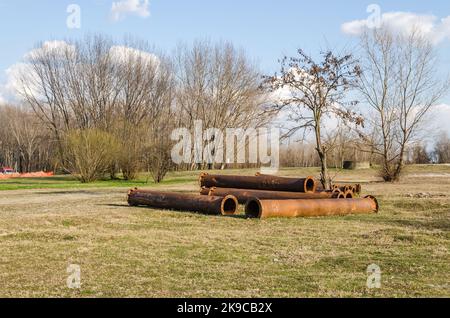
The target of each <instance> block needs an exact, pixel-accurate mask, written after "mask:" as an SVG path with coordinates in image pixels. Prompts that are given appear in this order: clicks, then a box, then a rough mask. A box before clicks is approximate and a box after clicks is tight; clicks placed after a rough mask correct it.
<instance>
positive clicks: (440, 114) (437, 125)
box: [430, 104, 450, 136]
mask: <svg viewBox="0 0 450 318" xmlns="http://www.w3.org/2000/svg"><path fill="white" fill-rule="evenodd" d="M430 119H431V120H430V122H431V128H432V130H433V131H439V130H442V131H445V132H447V134H448V135H449V136H450V125H449V123H450V105H448V104H440V105H436V106H434V107H433V109H432V111H431V116H430Z"/></svg>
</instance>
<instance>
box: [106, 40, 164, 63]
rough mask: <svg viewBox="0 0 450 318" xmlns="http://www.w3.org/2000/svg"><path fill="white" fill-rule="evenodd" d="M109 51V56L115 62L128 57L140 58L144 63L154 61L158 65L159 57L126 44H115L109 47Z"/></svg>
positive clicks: (126, 59) (123, 60) (122, 60)
mask: <svg viewBox="0 0 450 318" xmlns="http://www.w3.org/2000/svg"><path fill="white" fill-rule="evenodd" d="M109 53H110V54H111V58H112V60H113V61H115V62H116V63H123V62H126V61H128V59H129V58H132V59H140V60H142V61H144V62H146V63H149V64H150V63H155V65H159V63H160V59H159V58H158V57H157V56H156V55H154V54H152V53H149V52H145V51H141V50H137V49H134V48H132V47H128V46H122V45H115V46H112V47H111V48H110V49H109Z"/></svg>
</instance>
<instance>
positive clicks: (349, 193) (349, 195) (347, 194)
mask: <svg viewBox="0 0 450 318" xmlns="http://www.w3.org/2000/svg"><path fill="white" fill-rule="evenodd" d="M344 196H345V198H346V199H353V196H354V193H353V189H349V190H347V191H345V192H344Z"/></svg>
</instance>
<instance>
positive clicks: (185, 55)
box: [174, 41, 269, 168]
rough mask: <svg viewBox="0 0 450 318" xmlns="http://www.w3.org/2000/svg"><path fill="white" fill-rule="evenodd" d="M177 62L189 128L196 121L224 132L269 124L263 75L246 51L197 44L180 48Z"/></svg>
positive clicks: (179, 104)
mask: <svg viewBox="0 0 450 318" xmlns="http://www.w3.org/2000/svg"><path fill="white" fill-rule="evenodd" d="M174 60H175V63H174V64H175V66H176V76H177V98H176V105H177V109H178V110H179V112H180V116H181V117H180V123H183V124H184V125H186V127H187V128H189V129H193V126H194V121H196V120H201V121H202V122H203V127H205V128H210V127H211V128H218V129H221V130H224V129H225V128H227V127H230V128H231V127H233V128H243V129H246V128H248V127H253V128H257V127H260V126H262V125H264V124H266V123H267V122H268V121H269V117H268V116H266V115H264V114H263V112H262V105H263V103H264V102H265V97H266V96H265V94H264V92H262V91H261V90H260V84H261V76H260V73H259V72H258V69H257V67H256V66H255V64H254V63H253V62H251V61H250V59H249V58H248V57H247V56H246V54H245V52H244V51H242V50H238V49H236V48H235V47H234V46H233V45H232V44H231V43H226V42H220V43H216V44H211V43H210V42H209V41H197V42H195V43H194V44H193V45H192V47H191V46H187V45H179V47H178V49H177V52H176V54H175V58H174ZM216 151H218V149H216ZM204 159H205V158H204ZM211 167H212V165H210V168H211Z"/></svg>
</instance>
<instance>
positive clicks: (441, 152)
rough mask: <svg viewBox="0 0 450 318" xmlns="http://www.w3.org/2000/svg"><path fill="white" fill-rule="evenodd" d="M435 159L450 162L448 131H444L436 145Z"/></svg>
mask: <svg viewBox="0 0 450 318" xmlns="http://www.w3.org/2000/svg"><path fill="white" fill-rule="evenodd" d="M433 157H434V161H435V162H436V163H450V138H449V137H448V134H447V133H446V132H442V133H441V134H440V135H439V137H438V139H437V141H436V144H435V146H434V151H433Z"/></svg>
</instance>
